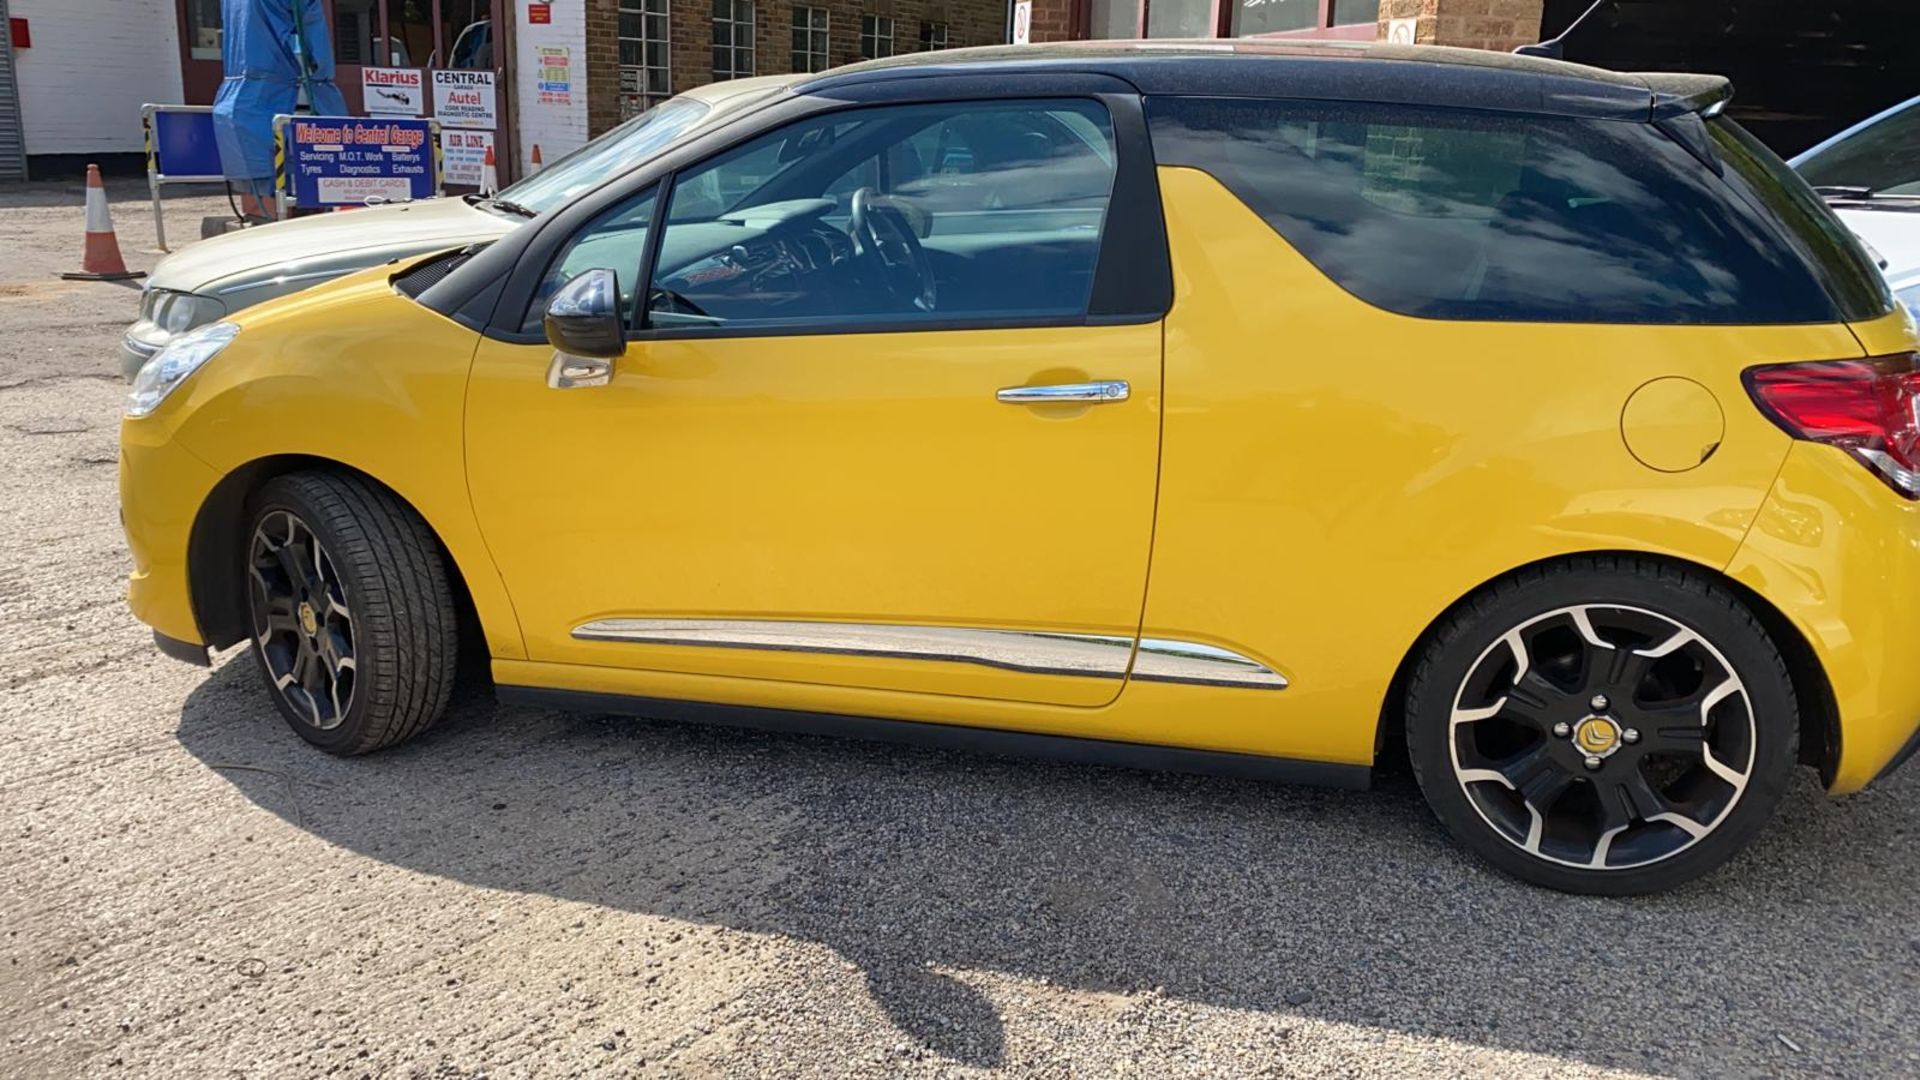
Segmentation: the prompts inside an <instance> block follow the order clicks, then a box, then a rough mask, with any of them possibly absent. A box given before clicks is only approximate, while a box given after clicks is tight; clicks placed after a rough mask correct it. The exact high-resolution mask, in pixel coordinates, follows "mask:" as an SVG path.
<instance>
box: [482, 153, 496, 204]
mask: <svg viewBox="0 0 1920 1080" xmlns="http://www.w3.org/2000/svg"><path fill="white" fill-rule="evenodd" d="M499 187H500V171H499V169H498V168H496V167H495V166H494V163H493V147H491V146H489V147H487V160H486V163H485V164H483V165H481V166H480V194H482V195H491V194H493V193H494V191H495V190H496V189H498V188H499Z"/></svg>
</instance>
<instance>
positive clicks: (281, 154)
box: [273, 113, 447, 220]
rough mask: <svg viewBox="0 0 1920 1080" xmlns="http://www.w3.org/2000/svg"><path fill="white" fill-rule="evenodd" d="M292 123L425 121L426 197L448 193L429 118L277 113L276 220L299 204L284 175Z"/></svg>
mask: <svg viewBox="0 0 1920 1080" xmlns="http://www.w3.org/2000/svg"><path fill="white" fill-rule="evenodd" d="M295 120H405V121H407V122H408V123H419V122H421V121H422V120H424V121H425V123H426V125H427V142H428V144H430V145H431V146H432V147H433V164H432V166H431V167H432V169H433V194H432V195H431V196H429V198H440V197H442V196H444V195H446V193H447V170H446V167H445V162H443V161H441V149H440V121H438V120H436V119H434V118H432V117H411V116H408V117H400V116H312V115H309V114H307V113H301V114H300V115H298V116H291V115H288V114H287V113H279V114H277V115H276V116H274V118H273V204H274V216H275V217H278V218H280V219H282V220H285V219H286V218H287V217H288V216H290V215H291V214H292V213H293V210H294V207H295V206H297V205H298V203H297V202H296V200H295V198H294V186H293V184H291V183H290V182H289V180H288V176H287V125H288V124H291V123H293V122H294V121H295ZM407 201H408V202H413V201H414V200H412V199H408V200H407ZM366 205H368V206H380V205H386V204H382V203H368V204H366Z"/></svg>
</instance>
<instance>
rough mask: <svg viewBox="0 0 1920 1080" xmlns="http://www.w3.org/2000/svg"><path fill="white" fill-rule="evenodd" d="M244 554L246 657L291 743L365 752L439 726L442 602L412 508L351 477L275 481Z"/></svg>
mask: <svg viewBox="0 0 1920 1080" xmlns="http://www.w3.org/2000/svg"><path fill="white" fill-rule="evenodd" d="M245 550H246V556H245V558H246V564H245V566H244V567H242V568H241V570H242V573H243V575H244V578H245V583H244V584H245V588H246V590H247V597H248V605H247V608H248V614H249V617H250V619H251V628H252V631H253V654H254V656H255V657H256V658H257V659H258V661H259V665H260V671H261V673H262V674H263V675H264V676H265V678H266V681H267V687H268V690H269V692H270V693H272V695H273V700H274V704H275V705H277V706H278V707H279V709H280V714H281V716H283V717H284V718H285V719H286V721H287V723H288V724H289V725H290V726H291V727H292V728H293V730H294V731H296V732H298V733H299V735H300V737H301V738H303V739H305V740H307V741H308V742H310V743H312V744H314V745H315V746H318V747H320V748H321V749H322V750H325V751H327V752H329V753H334V754H342V755H348V754H364V753H366V752H368V751H370V750H377V749H380V748H381V747H385V746H391V745H393V744H395V743H398V742H401V741H403V740H406V739H409V738H412V737H413V736H415V735H417V734H419V733H420V732H422V731H425V730H426V729H427V727H428V725H430V724H432V723H433V722H434V721H435V720H436V719H438V718H439V716H440V714H441V712H442V711H444V710H445V708H446V705H447V697H448V695H449V694H450V693H451V691H452V689H453V681H454V669H455V666H456V661H457V659H458V655H459V642H458V638H457V630H456V619H455V610H454V603H453V594H452V590H451V589H450V588H449V587H448V583H447V574H446V567H445V566H444V564H443V563H442V560H441V558H440V551H439V546H438V544H437V543H436V542H435V541H434V538H433V534H432V533H431V532H430V531H429V530H428V528H427V525H426V523H425V522H424V521H422V520H421V519H420V516H419V515H418V514H416V513H414V512H413V510H412V509H411V508H410V507H408V506H407V505H406V504H405V503H403V502H401V501H400V500H399V499H398V498H396V497H395V496H394V495H393V494H392V493H391V492H388V491H386V490H384V489H382V488H379V487H376V486H375V485H373V484H371V483H369V482H367V481H365V480H362V479H360V478H358V477H353V476H347V475H343V474H338V473H326V472H305V473H292V474H289V475H286V476H281V477H276V478H275V479H273V480H272V481H270V482H268V483H267V484H266V485H265V486H264V487H262V488H261V490H260V492H259V494H258V495H256V496H255V498H254V500H253V503H252V513H251V515H250V525H249V532H248V541H247V545H246V549H245Z"/></svg>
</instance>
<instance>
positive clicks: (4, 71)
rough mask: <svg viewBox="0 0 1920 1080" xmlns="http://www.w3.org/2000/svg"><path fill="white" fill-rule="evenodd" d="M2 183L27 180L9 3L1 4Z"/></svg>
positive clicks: (0, 119) (0, 152) (0, 151)
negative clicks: (14, 75)
mask: <svg viewBox="0 0 1920 1080" xmlns="http://www.w3.org/2000/svg"><path fill="white" fill-rule="evenodd" d="M0 34H3V35H5V36H0V180H25V179H26V178H27V139H26V135H25V134H24V133H22V131H21V129H20V85H19V83H17V82H16V81H15V80H14V78H13V40H12V34H11V33H8V23H7V0H0Z"/></svg>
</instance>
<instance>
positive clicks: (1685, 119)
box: [1635, 71, 1733, 176]
mask: <svg viewBox="0 0 1920 1080" xmlns="http://www.w3.org/2000/svg"><path fill="white" fill-rule="evenodd" d="M1635 77H1636V78H1638V79H1640V80H1642V81H1643V82H1645V83H1646V84H1647V89H1649V90H1651V91H1653V105H1652V108H1651V110H1650V111H1649V113H1648V115H1647V119H1648V120H1649V121H1650V122H1652V124H1653V126H1654V127H1656V128H1659V129H1660V131H1661V133H1662V134H1664V135H1666V137H1667V138H1669V139H1672V140H1673V141H1674V142H1677V143H1679V144H1680V145H1681V146H1683V147H1685V148H1686V151H1687V153H1689V154H1692V155H1693V156H1694V158H1695V159H1696V160H1698V161H1699V162H1700V164H1702V165H1705V166H1706V167H1707V168H1709V169H1712V170H1713V174H1714V175H1715V176H1721V175H1724V173H1723V172H1722V170H1723V169H1724V168H1725V166H1723V165H1722V164H1721V163H1720V155H1719V153H1718V152H1716V151H1715V150H1714V148H1713V139H1712V138H1710V137H1709V136H1708V135H1707V125H1706V121H1708V120H1711V119H1713V118H1714V117H1716V116H1719V115H1720V112H1721V110H1723V109H1725V108H1726V107H1727V102H1729V101H1732V100H1733V84H1732V83H1731V82H1728V81H1727V80H1726V78H1725V77H1724V76H1720V75H1690V74H1684V73H1680V72H1666V71H1648V72H1642V73H1638V74H1637V75H1636V76H1635Z"/></svg>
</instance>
